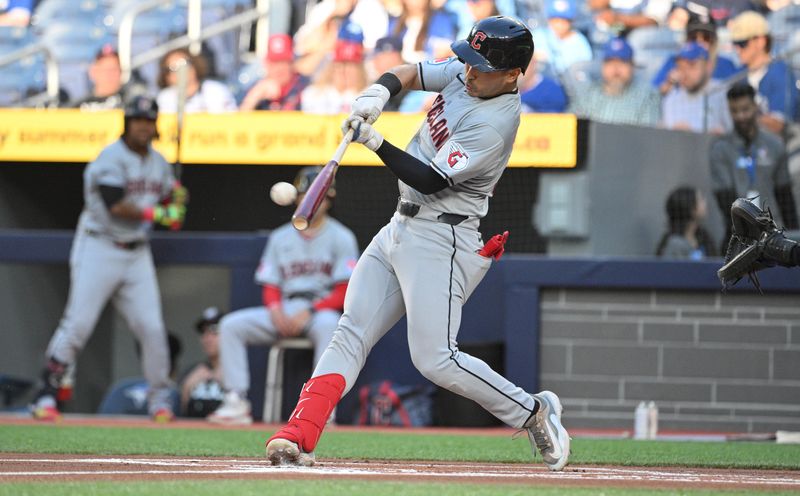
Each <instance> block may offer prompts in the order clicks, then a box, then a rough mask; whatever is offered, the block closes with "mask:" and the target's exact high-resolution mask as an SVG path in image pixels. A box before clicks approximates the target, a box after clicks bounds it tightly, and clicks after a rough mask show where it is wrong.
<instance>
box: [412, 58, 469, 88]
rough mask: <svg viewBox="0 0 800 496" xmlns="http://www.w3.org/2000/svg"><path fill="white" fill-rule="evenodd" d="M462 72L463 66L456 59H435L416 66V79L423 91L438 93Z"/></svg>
mask: <svg viewBox="0 0 800 496" xmlns="http://www.w3.org/2000/svg"><path fill="white" fill-rule="evenodd" d="M462 72H464V64H462V63H461V62H459V60H458V58H456V57H450V58H447V59H436V60H428V61H425V62H420V63H418V64H417V77H418V79H419V83H420V86H422V89H423V90H425V91H435V92H437V93H438V92H440V91H442V90H443V89H444V87H445V86H447V85H448V84H450V82H451V81H453V80H454V79H455V78H456V76H458V75H459V74H461V73H462Z"/></svg>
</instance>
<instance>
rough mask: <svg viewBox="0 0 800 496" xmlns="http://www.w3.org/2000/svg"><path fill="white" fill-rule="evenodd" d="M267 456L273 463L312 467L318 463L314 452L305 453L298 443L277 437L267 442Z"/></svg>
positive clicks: (276, 464)
mask: <svg viewBox="0 0 800 496" xmlns="http://www.w3.org/2000/svg"><path fill="white" fill-rule="evenodd" d="M267 458H269V462H270V463H271V464H272V465H275V466H278V465H295V466H298V467H311V466H313V465H314V463H316V457H315V456H314V453H304V452H302V451H300V447H299V446H297V444H296V443H294V442H292V441H289V440H288V439H281V438H275V439H273V440H272V441H270V442H269V443H268V444H267Z"/></svg>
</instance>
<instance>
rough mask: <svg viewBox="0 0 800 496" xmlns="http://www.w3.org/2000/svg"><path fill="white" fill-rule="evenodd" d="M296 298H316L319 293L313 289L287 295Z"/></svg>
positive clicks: (288, 297)
mask: <svg viewBox="0 0 800 496" xmlns="http://www.w3.org/2000/svg"><path fill="white" fill-rule="evenodd" d="M294 298H302V299H304V300H316V299H317V294H316V293H314V292H313V291H298V292H296V293H289V294H287V295H286V299H288V300H293V299H294Z"/></svg>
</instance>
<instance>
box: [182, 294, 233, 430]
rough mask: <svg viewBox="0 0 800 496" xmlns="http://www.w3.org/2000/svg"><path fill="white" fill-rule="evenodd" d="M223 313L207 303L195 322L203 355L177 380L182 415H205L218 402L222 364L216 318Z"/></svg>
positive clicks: (220, 394)
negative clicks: (178, 382)
mask: <svg viewBox="0 0 800 496" xmlns="http://www.w3.org/2000/svg"><path fill="white" fill-rule="evenodd" d="M224 315H225V312H223V311H221V310H220V309H219V308H217V307H208V308H206V309H205V310H204V311H203V314H202V316H201V317H200V318H199V319H198V320H197V322H196V323H195V329H196V330H197V333H198V335H199V336H200V345H201V346H202V348H203V353H204V354H205V358H204V359H203V360H202V361H201V362H199V363H197V364H195V365H193V366H192V367H190V368H189V370H188V371H187V372H186V373H184V375H183V378H182V379H181V380H180V385H181V409H180V412H181V414H182V415H184V416H187V417H203V418H205V417H206V416H207V415H209V414H210V413H211V412H213V411H214V410H216V409H217V407H218V406H219V405H220V404H221V403H222V400H223V397H224V394H225V393H224V389H223V387H222V368H221V367H220V361H219V328H218V326H219V321H220V320H221V319H222V317H223V316H224Z"/></svg>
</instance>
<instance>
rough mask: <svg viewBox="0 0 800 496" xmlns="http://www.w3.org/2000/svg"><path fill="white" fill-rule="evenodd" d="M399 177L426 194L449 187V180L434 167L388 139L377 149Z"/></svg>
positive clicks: (379, 155) (384, 161)
mask: <svg viewBox="0 0 800 496" xmlns="http://www.w3.org/2000/svg"><path fill="white" fill-rule="evenodd" d="M375 153H377V154H378V157H380V159H381V160H382V161H383V163H384V164H386V167H388V168H389V169H390V170H391V171H392V172H393V173H394V175H395V176H397V178H398V179H400V180H401V181H403V182H404V183H406V184H408V185H409V186H411V187H412V188H414V189H415V190H417V191H419V192H420V193H422V194H424V195H430V194H433V193H436V192H437V191H441V190H443V189H445V188H446V187H447V180H445V178H444V177H442V176H441V175H440V174H439V173H438V172H436V171H435V170H434V169H433V166H431V165H428V164H426V163H425V162H422V161H421V160H419V159H417V158H416V157H414V156H412V155H410V154H408V153H406V152H404V151H403V150H401V149H399V148H397V147H396V146H394V145H393V144H391V143H389V142H388V141H386V140H383V144H381V146H380V147H379V148H378V149H377V150H376V151H375Z"/></svg>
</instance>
